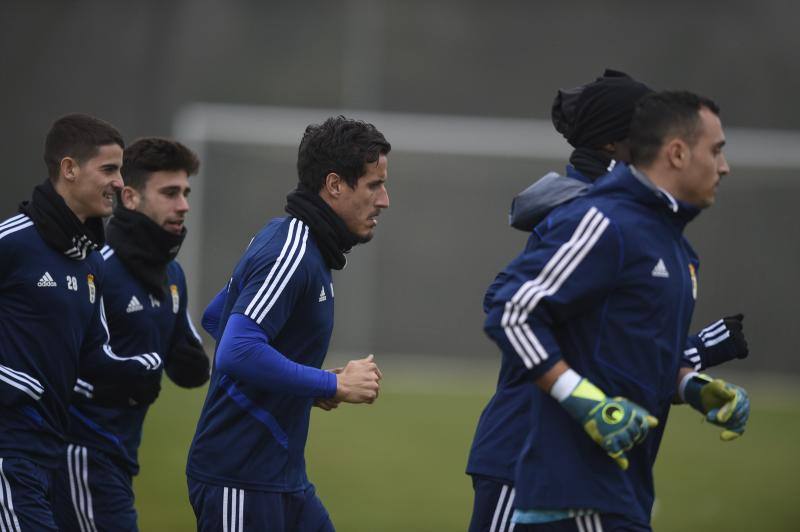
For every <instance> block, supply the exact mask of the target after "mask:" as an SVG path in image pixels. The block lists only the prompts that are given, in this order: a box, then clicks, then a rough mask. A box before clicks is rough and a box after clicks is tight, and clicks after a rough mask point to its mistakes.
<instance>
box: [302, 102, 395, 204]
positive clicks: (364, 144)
mask: <svg viewBox="0 0 800 532" xmlns="http://www.w3.org/2000/svg"><path fill="white" fill-rule="evenodd" d="M391 149H392V146H391V144H389V142H388V141H387V140H386V138H385V137H384V136H383V133H381V132H380V131H378V130H377V128H376V127H375V126H373V125H372V124H368V123H367V122H362V121H361V120H353V119H350V118H345V117H344V116H341V115H340V116H336V117H332V118H329V119H327V120H325V122H323V123H322V124H311V125H310V126H308V127H307V128H306V131H305V133H303V140H301V141H300V149H299V150H298V153H297V176H298V178H299V179H300V183H301V184H302V185H304V186H305V187H307V188H308V189H310V190H311V191H313V192H319V191H320V189H321V188H322V186H323V184H324V183H325V177H326V176H327V175H328V174H329V173H331V172H334V173H337V174H339V175H340V176H341V177H342V179H344V181H345V182H346V183H347V184H348V185H349V186H350V187H351V188H355V187H356V184H357V183H358V179H359V178H360V177H361V176H363V175H364V173H365V171H364V166H365V165H366V164H367V163H374V162H376V161H377V160H378V159H379V158H380V156H381V155H386V154H388V153H389V151H390V150H391Z"/></svg>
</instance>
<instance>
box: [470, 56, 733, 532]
mask: <svg viewBox="0 0 800 532" xmlns="http://www.w3.org/2000/svg"><path fill="white" fill-rule="evenodd" d="M650 92H652V90H651V89H650V88H649V87H647V86H646V85H645V84H643V83H641V82H639V81H636V80H634V79H633V78H631V77H630V76H628V75H626V74H624V73H622V72H618V71H613V70H606V72H605V73H604V75H603V76H601V77H599V78H597V79H596V80H594V81H593V82H591V83H587V84H585V85H581V86H578V87H575V88H571V89H566V90H560V91H559V92H558V94H557V95H556V98H555V100H554V102H553V109H552V116H553V124H554V126H555V127H556V130H557V131H559V132H560V133H562V134H563V135H564V136H565V138H566V139H567V140H568V141H569V143H570V144H571V145H572V146H573V147H574V148H575V149H574V151H573V152H572V154H571V156H570V164H569V165H568V166H567V168H566V172H565V175H564V176H560V175H558V174H555V173H550V174H548V175H546V176H545V177H543V178H542V179H541V180H539V181H537V182H536V183H535V184H533V185H532V186H531V187H529V188H528V189H526V190H525V191H524V192H523V193H521V194H520V195H518V196H517V197H516V198H515V199H514V202H513V203H512V210H511V224H512V225H513V226H514V227H516V228H517V229H521V230H524V231H526V232H531V236H530V238H529V240H528V243H527V245H526V248H525V252H529V251H530V250H532V249H533V248H534V247H535V246H536V245H537V244H538V242H539V234H538V232H537V231H536V230H535V227H536V225H537V224H538V223H539V222H540V221H542V220H543V219H544V218H546V217H547V216H548V215H549V214H550V213H551V212H552V210H553V209H555V208H557V207H559V206H560V205H564V204H565V203H568V202H569V201H571V200H574V199H575V198H578V197H580V196H582V195H585V194H586V193H587V192H588V190H589V188H590V186H591V185H592V184H593V183H594V182H595V181H597V180H598V179H600V178H601V176H603V175H605V174H606V173H607V172H608V170H609V168H613V167H614V166H615V165H616V164H618V162H619V163H628V162H630V148H629V141H628V133H629V128H630V121H631V118H632V116H633V110H634V106H635V103H636V101H638V100H639V98H641V97H642V96H643V95H645V94H649V93H650ZM505 281H506V274H505V272H501V273H500V275H498V277H497V279H496V280H495V282H494V283H492V285H491V286H490V288H489V290H488V291H487V293H486V296H485V298H484V310H485V311H487V312H488V310H489V308H490V307H491V304H492V298H493V297H494V294H495V291H496V290H497V289H498V288H499V287H501V286H502V285H503V283H504V282H505ZM712 333H713V334H712ZM747 354H748V350H747V343H746V340H745V338H744V334H743V331H742V323H741V316H731V317H727V318H724V319H722V320H719V321H718V322H715V323H714V324H713V326H710V327H706V328H705V329H704V330H703V331H701V332H700V333H699V334H698V335H695V336H692V337H690V338H689V340H688V341H687V346H686V348H685V349H684V359H683V361H682V363H683V364H684V365H686V366H689V367H692V368H694V369H697V370H700V369H705V368H709V367H712V366H715V365H718V364H720V363H722V362H725V361H727V360H730V359H732V358H736V357H738V358H743V357H745V356H747ZM532 400H533V397H532V396H531V389H530V385H529V375H528V370H527V368H526V367H525V365H524V364H523V363H522V360H521V359H520V357H519V356H518V355H517V354H516V353H513V352H504V353H503V357H502V362H501V368H500V374H499V377H498V383H497V389H496V392H495V394H494V396H493V397H492V398H491V400H490V401H489V403H488V404H487V406H486V408H485V409H484V411H483V413H482V414H481V417H480V420H479V422H478V427H477V429H476V431H475V437H474V439H473V443H472V448H471V451H470V455H469V461H468V464H467V474H469V475H471V476H472V483H473V488H474V490H475V498H474V503H473V513H472V519H471V522H470V532H479V531H485V532H507V531H508V530H509V529H510V527H511V517H512V515H513V511H512V510H513V504H514V498H515V493H516V492H515V489H514V469H515V466H516V462H517V457H518V456H519V454H520V451H521V449H522V446H523V443H524V441H525V436H526V435H527V432H528V427H529V426H530V423H531V421H530V416H531V415H532V411H533V410H534V408H533V404H532Z"/></svg>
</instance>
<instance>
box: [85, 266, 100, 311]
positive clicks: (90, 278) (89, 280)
mask: <svg viewBox="0 0 800 532" xmlns="http://www.w3.org/2000/svg"><path fill="white" fill-rule="evenodd" d="M86 282H87V283H88V285H89V303H91V304H93V305H94V301H95V298H96V297H97V289H96V288H95V286H94V275H92V274H91V273H90V274H89V275H87V276H86Z"/></svg>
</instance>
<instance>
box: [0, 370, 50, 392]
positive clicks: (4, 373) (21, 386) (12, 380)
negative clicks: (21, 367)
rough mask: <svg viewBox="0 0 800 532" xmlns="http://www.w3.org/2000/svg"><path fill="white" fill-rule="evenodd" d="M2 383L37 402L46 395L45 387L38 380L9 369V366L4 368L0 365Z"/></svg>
mask: <svg viewBox="0 0 800 532" xmlns="http://www.w3.org/2000/svg"><path fill="white" fill-rule="evenodd" d="M0 381H3V382H5V383H6V384H9V385H10V386H13V387H14V388H17V389H18V390H20V391H22V392H24V393H25V394H26V395H28V396H30V397H31V398H32V399H33V400H35V401H38V400H39V399H41V398H42V394H43V393H44V387H43V386H42V384H41V383H40V382H39V381H38V380H37V379H35V378H34V377H31V376H30V375H28V374H27V373H23V372H21V371H18V370H15V369H12V368H9V367H8V366H3V365H2V364H0Z"/></svg>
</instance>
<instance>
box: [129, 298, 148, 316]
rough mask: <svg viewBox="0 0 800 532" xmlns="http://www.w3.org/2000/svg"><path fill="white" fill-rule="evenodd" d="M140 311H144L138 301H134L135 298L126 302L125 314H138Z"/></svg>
mask: <svg viewBox="0 0 800 532" xmlns="http://www.w3.org/2000/svg"><path fill="white" fill-rule="evenodd" d="M140 310H144V307H143V306H142V304H141V303H140V302H139V300H138V299H136V296H133V297H131V300H130V301H128V308H126V309H125V312H127V313H128V314H130V313H131V312H139V311H140Z"/></svg>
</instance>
